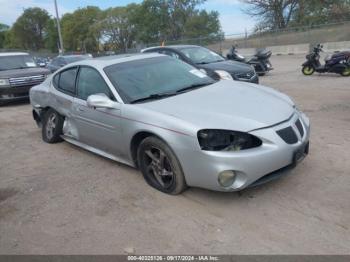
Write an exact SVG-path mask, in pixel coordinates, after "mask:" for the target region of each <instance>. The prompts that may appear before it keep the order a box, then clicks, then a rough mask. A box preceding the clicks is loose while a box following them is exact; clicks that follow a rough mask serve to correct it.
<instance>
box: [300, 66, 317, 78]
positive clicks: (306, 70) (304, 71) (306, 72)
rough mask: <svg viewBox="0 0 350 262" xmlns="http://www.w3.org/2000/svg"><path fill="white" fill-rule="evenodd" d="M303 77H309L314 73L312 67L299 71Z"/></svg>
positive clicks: (305, 67)
mask: <svg viewBox="0 0 350 262" xmlns="http://www.w3.org/2000/svg"><path fill="white" fill-rule="evenodd" d="M301 71H302V72H303V74H304V75H306V76H311V75H312V74H313V73H314V72H315V68H314V67H313V66H310V65H308V66H304V67H303V69H302V70H301Z"/></svg>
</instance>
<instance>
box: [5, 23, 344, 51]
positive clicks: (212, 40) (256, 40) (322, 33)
mask: <svg viewBox="0 0 350 262" xmlns="http://www.w3.org/2000/svg"><path fill="white" fill-rule="evenodd" d="M325 42H339V44H340V45H344V47H345V48H347V49H350V21H344V22H341V23H332V24H323V25H311V26H302V27H292V28H288V29H283V30H274V31H268V32H266V31H265V32H259V31H246V32H242V33H238V34H229V35H220V34H219V35H210V36H207V37H199V38H186V39H180V40H177V41H164V44H165V45H182V44H183V45H185V44H186V45H190V44H192V45H200V46H205V47H208V48H209V49H211V50H214V51H216V52H218V53H220V54H222V55H226V53H227V51H228V49H229V48H230V47H231V46H232V45H236V46H237V47H238V48H239V49H245V50H246V51H248V50H249V49H250V51H251V52H253V50H255V49H257V48H264V47H269V48H270V47H278V46H288V45H304V46H307V47H309V46H314V45H315V44H317V43H325ZM162 43H163V41H162V40H159V42H155V43H135V44H134V46H133V47H132V48H129V49H128V50H126V51H121V50H117V51H101V52H99V53H96V54H93V55H94V56H103V55H112V54H123V53H137V52H140V50H142V49H143V48H147V47H151V46H160V45H162ZM275 50H278V48H277V49H275ZM303 50H304V52H306V51H305V48H304V49H303ZM3 51H9V50H0V52H3ZM11 51H14V50H11ZM16 51H23V50H16ZM24 51H25V50H24ZM26 52H29V53H30V54H31V55H32V56H36V57H54V56H56V55H57V54H54V53H52V52H49V51H46V50H39V51H35V52H34V51H26ZM66 53H67V54H68V53H72V52H66ZM73 53H74V52H73Z"/></svg>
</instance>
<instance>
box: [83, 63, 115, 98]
mask: <svg viewBox="0 0 350 262" xmlns="http://www.w3.org/2000/svg"><path fill="white" fill-rule="evenodd" d="M77 91H78V92H77V96H78V98H80V99H82V100H87V98H88V97H89V96H90V95H94V94H100V93H103V94H105V95H107V96H108V97H109V98H110V99H111V100H114V101H115V100H116V99H115V98H114V95H113V94H112V92H111V90H110V89H109V87H108V85H107V84H106V82H105V81H104V79H103V78H102V76H101V75H100V74H99V73H98V72H97V71H96V70H95V69H93V68H90V67H81V68H80V70H79V75H78V83H77Z"/></svg>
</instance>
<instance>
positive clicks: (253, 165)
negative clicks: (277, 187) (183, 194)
mask: <svg viewBox="0 0 350 262" xmlns="http://www.w3.org/2000/svg"><path fill="white" fill-rule="evenodd" d="M298 118H299V119H300V120H301V122H302V125H303V129H304V134H303V136H302V137H300V136H299V137H298V141H297V142H296V143H294V144H287V143H286V142H285V141H284V140H283V139H282V138H281V137H280V136H279V135H278V134H277V133H276V131H278V130H280V129H282V128H285V127H286V126H291V125H294V124H295V121H296V120H297V119H298ZM250 133H251V134H252V135H255V136H257V137H259V138H260V139H261V140H262V141H263V144H262V145H261V146H260V147H257V148H252V149H248V150H242V151H239V152H209V151H198V152H184V154H182V155H181V157H180V158H181V159H180V162H181V163H182V167H183V169H184V173H185V177H186V182H187V184H188V185H189V186H195V187H201V188H207V189H211V190H216V191H238V190H242V189H244V188H247V187H249V186H251V185H254V183H255V182H256V183H258V182H259V184H261V183H262V182H267V181H269V180H270V178H272V177H274V178H277V177H279V176H280V175H283V174H284V173H285V172H286V171H287V170H289V169H290V168H293V167H294V166H295V165H294V164H295V163H297V161H296V160H295V156H296V152H299V151H300V150H304V152H303V153H305V150H306V149H305V148H306V145H307V144H308V141H309V136H310V124H309V120H308V118H307V117H306V116H305V115H304V114H302V113H299V112H297V111H296V112H295V113H294V115H293V116H292V117H291V118H290V119H289V120H287V121H285V122H283V123H281V124H278V125H276V126H272V127H268V128H264V129H259V130H255V131H251V132H250ZM300 158H301V157H299V156H298V159H297V160H300ZM228 170H229V171H235V173H236V179H235V181H234V183H233V184H232V185H231V186H230V187H227V188H223V187H221V186H220V185H219V183H218V175H219V174H220V173H221V172H223V171H228ZM273 173H275V174H273ZM276 173H278V174H276ZM268 175H271V176H270V177H268ZM264 177H265V178H266V179H263V178H264ZM260 179H261V180H260ZM259 180H260V181H259Z"/></svg>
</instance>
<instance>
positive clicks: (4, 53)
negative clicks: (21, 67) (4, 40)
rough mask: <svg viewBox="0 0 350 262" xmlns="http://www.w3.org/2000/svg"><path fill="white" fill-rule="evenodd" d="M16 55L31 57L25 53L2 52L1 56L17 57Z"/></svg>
mask: <svg viewBox="0 0 350 262" xmlns="http://www.w3.org/2000/svg"><path fill="white" fill-rule="evenodd" d="M16 55H29V54H28V53H25V52H0V56H16Z"/></svg>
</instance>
